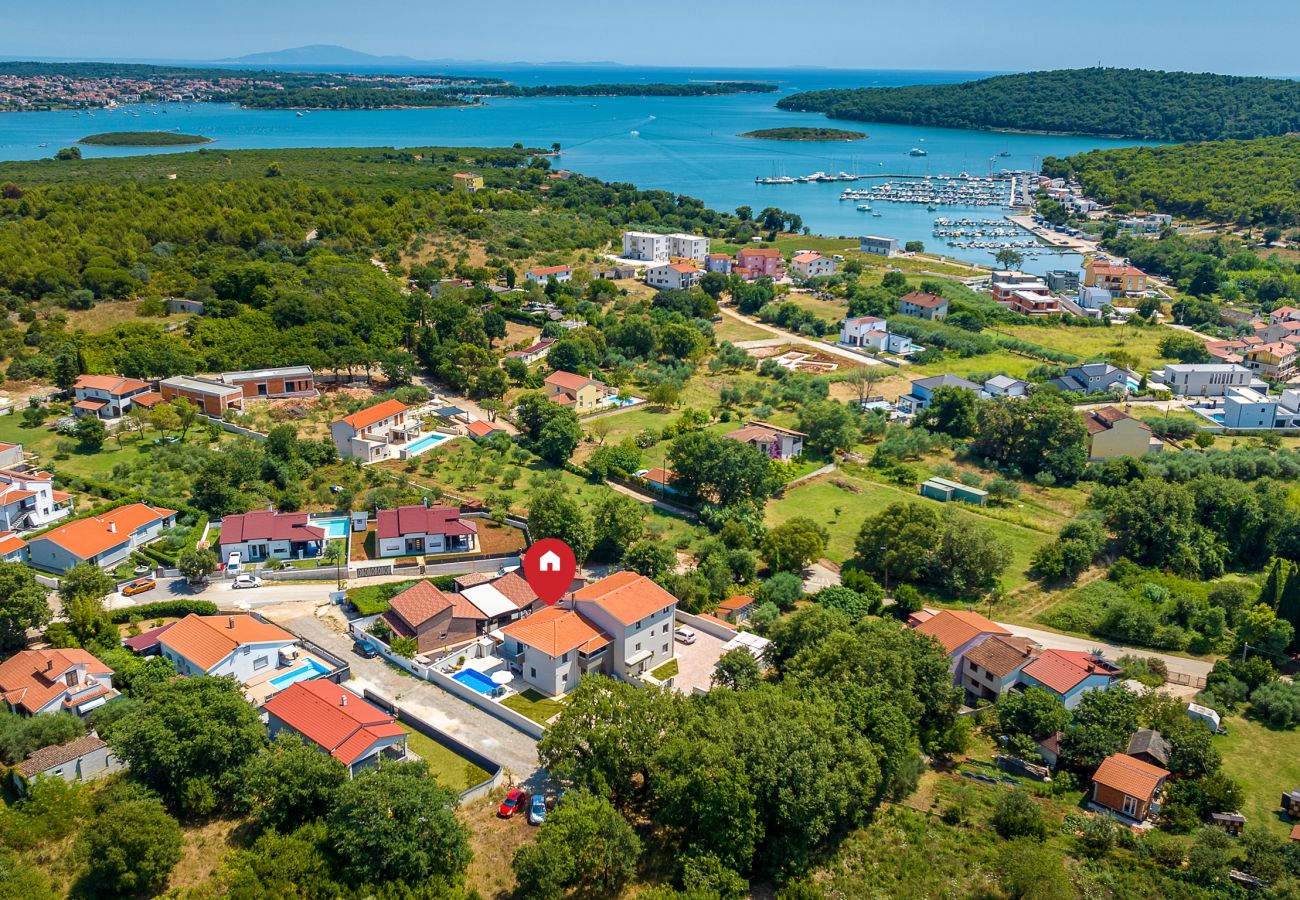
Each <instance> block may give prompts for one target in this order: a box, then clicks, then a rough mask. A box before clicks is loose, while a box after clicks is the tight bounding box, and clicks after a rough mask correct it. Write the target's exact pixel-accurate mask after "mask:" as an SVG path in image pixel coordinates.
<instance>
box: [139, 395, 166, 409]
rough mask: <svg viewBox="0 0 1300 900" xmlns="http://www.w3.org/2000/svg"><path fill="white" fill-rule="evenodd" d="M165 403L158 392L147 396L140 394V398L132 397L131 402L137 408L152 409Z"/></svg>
mask: <svg viewBox="0 0 1300 900" xmlns="http://www.w3.org/2000/svg"><path fill="white" fill-rule="evenodd" d="M164 401H165V398H164V397H163V395H162V394H160V393H158V392H157V391H149V392H148V393H147V394H140V395H139V396H138V397H132V398H131V402H132V403H133V404H135V405H137V406H144V407H152V406H157V405H158V404H159V403H162V402H164Z"/></svg>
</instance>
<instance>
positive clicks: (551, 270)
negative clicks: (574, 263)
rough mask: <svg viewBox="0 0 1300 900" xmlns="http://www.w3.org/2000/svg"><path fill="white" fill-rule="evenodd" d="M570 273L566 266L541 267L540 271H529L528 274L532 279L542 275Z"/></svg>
mask: <svg viewBox="0 0 1300 900" xmlns="http://www.w3.org/2000/svg"><path fill="white" fill-rule="evenodd" d="M568 271H570V269H569V267H568V266H543V267H542V268H540V269H529V270H528V274H529V275H532V276H534V277H537V276H543V275H560V274H562V273H564V272H568Z"/></svg>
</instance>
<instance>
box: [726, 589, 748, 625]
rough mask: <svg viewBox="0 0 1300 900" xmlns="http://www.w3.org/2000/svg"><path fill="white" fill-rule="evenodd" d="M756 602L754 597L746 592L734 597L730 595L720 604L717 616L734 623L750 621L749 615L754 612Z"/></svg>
mask: <svg viewBox="0 0 1300 900" xmlns="http://www.w3.org/2000/svg"><path fill="white" fill-rule="evenodd" d="M754 609H755V603H754V598H753V597H747V596H746V595H744V594H737V595H736V596H734V597H728V598H727V599H726V600H723V601H722V602H721V603H719V604H718V608H717V611H716V612H717V616H718V618H719V619H722V620H723V621H724V622H729V623H731V624H732V625H736V624H739V623H741V622H748V621H749V617H750V616H751V615H753V614H754Z"/></svg>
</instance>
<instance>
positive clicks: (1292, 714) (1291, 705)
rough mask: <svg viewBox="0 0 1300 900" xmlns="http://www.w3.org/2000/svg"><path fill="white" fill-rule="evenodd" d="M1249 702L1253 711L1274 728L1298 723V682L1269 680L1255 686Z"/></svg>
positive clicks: (1287, 726)
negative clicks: (1266, 682) (1257, 686)
mask: <svg viewBox="0 0 1300 900" xmlns="http://www.w3.org/2000/svg"><path fill="white" fill-rule="evenodd" d="M1250 702H1251V707H1252V708H1253V709H1254V711H1255V713H1256V714H1257V715H1258V716H1259V717H1260V718H1262V719H1264V720H1265V721H1266V722H1268V724H1269V725H1271V726H1273V727H1274V728H1290V727H1291V726H1292V725H1295V724H1297V723H1300V684H1295V683H1294V682H1289V681H1271V682H1269V683H1268V684H1264V685H1261V686H1260V687H1259V688H1257V689H1256V690H1255V693H1254V694H1252V695H1251V698H1250Z"/></svg>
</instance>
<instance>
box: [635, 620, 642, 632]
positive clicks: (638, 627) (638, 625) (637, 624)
mask: <svg viewBox="0 0 1300 900" xmlns="http://www.w3.org/2000/svg"><path fill="white" fill-rule="evenodd" d="M636 630H637V631H640V630H641V623H640V622H637V623H636Z"/></svg>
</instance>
